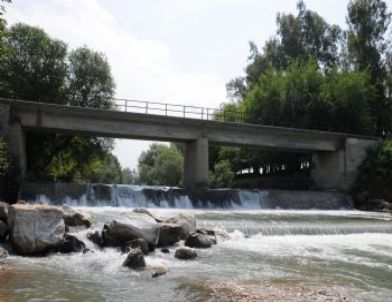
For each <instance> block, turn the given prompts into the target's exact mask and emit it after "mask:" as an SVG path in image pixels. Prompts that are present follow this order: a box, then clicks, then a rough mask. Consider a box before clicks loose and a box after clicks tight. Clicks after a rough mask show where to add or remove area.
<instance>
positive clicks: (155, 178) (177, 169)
mask: <svg viewBox="0 0 392 302" xmlns="http://www.w3.org/2000/svg"><path fill="white" fill-rule="evenodd" d="M183 165H184V158H183V156H182V154H181V152H180V151H179V150H178V148H177V146H176V145H175V144H171V145H170V146H166V145H163V144H152V145H150V148H149V149H148V150H147V151H144V152H142V154H141V155H140V157H139V165H138V174H139V178H140V182H141V183H142V184H148V185H165V186H179V185H180V184H181V182H182V171H183Z"/></svg>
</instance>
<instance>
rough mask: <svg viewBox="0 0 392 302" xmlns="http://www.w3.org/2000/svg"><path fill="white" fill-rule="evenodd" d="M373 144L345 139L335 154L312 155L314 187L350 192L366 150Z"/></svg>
mask: <svg viewBox="0 0 392 302" xmlns="http://www.w3.org/2000/svg"><path fill="white" fill-rule="evenodd" d="M375 143H376V141H375V140H365V139H356V138H347V139H345V140H344V141H343V142H342V144H341V146H340V148H339V149H338V150H337V151H335V152H317V153H314V154H313V157H312V161H313V166H314V168H313V170H312V177H313V180H314V181H315V183H316V186H317V187H318V188H319V189H326V190H328V189H339V190H344V191H348V190H350V189H351V187H352V185H353V183H354V181H355V177H356V175H357V171H358V167H359V165H360V164H361V162H362V160H363V159H364V158H365V157H366V150H367V149H368V148H369V147H370V146H372V145H374V144H375Z"/></svg>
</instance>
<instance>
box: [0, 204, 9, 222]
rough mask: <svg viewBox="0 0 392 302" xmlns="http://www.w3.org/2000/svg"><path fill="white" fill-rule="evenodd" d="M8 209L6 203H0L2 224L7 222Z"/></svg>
mask: <svg viewBox="0 0 392 302" xmlns="http://www.w3.org/2000/svg"><path fill="white" fill-rule="evenodd" d="M8 207H9V204H8V203H6V202H0V220H3V221H4V222H7V220H8Z"/></svg>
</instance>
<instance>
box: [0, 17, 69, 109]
mask: <svg viewBox="0 0 392 302" xmlns="http://www.w3.org/2000/svg"><path fill="white" fill-rule="evenodd" d="M5 43H6V45H7V47H8V48H9V51H8V52H7V55H6V56H5V59H4V61H3V62H2V64H1V65H0V83H2V85H3V86H1V87H0V94H1V95H2V96H7V97H12V98H18V99H25V100H31V101H40V102H50V103H65V77H66V74H67V64H66V62H65V58H66V54H67V46H66V44H65V43H64V42H62V41H59V40H56V39H52V38H50V37H49V36H48V35H47V34H46V33H45V32H44V31H43V30H41V29H39V28H36V27H32V26H28V25H25V24H20V23H19V24H16V25H14V26H12V27H11V28H10V29H9V30H8V32H7V36H6V38H5Z"/></svg>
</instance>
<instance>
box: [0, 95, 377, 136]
mask: <svg viewBox="0 0 392 302" xmlns="http://www.w3.org/2000/svg"><path fill="white" fill-rule="evenodd" d="M0 100H6V101H9V102H13V101H23V102H33V103H51V102H48V101H46V102H42V101H41V102H40V101H28V100H18V99H12V98H1V97H0ZM52 104H55V105H65V106H71V107H88V108H97V109H106V110H116V111H123V112H129V113H141V114H151V115H161V116H166V117H178V118H186V119H199V120H206V121H218V122H231V123H239V124H255V125H264V126H273V127H284V128H294V129H304V130H318V131H327V132H335V133H342V134H353V135H360V136H376V135H375V134H374V131H371V130H370V131H369V132H368V133H361V132H359V131H352V130H351V131H347V129H352V127H349V126H350V125H349V124H348V123H336V122H335V123H331V122H330V121H327V120H318V121H312V122H307V123H306V124H302V123H301V121H300V120H298V119H297V120H290V121H286V120H282V119H276V120H268V121H265V120H264V121H261V120H252V119H249V118H248V117H246V116H245V114H244V112H243V111H241V110H236V111H233V110H228V109H227V108H220V109H218V108H209V107H201V106H191V105H180V104H171V103H162V102H151V101H142V100H132V99H124V98H114V99H103V100H102V104H105V105H104V106H101V107H98V106H91V105H89V102H84V101H82V100H81V99H74V100H73V101H72V102H69V103H66V104H61V103H60V104H59V103H52Z"/></svg>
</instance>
